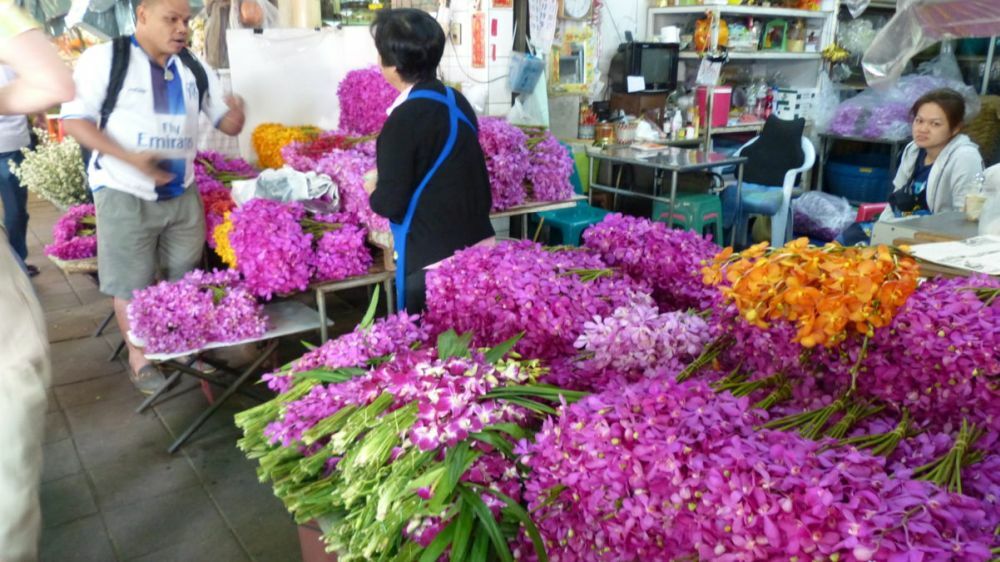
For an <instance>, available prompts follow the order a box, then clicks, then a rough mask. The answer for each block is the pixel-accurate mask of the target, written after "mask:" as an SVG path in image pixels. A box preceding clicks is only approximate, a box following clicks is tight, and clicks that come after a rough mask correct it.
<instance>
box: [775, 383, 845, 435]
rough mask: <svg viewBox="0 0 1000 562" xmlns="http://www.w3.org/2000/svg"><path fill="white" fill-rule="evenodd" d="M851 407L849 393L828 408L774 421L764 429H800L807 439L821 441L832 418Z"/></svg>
mask: <svg viewBox="0 0 1000 562" xmlns="http://www.w3.org/2000/svg"><path fill="white" fill-rule="evenodd" d="M849 406H850V393H849V392H848V393H846V394H844V395H843V396H841V397H840V398H838V399H836V400H834V401H833V403H831V404H830V405H828V406H824V407H822V408H819V409H816V410H811V411H808V412H802V413H800V414H792V415H790V416H785V417H783V418H779V419H776V420H772V421H770V422H768V423H766V424H764V427H765V428H766V429H778V430H781V431H791V430H793V429H798V430H799V434H801V435H802V436H803V437H805V438H806V439H819V438H820V437H822V436H823V430H824V429H825V428H826V423H827V422H828V421H829V420H830V417H831V416H833V415H834V414H836V413H839V412H843V411H845V410H847V408H848V407H849Z"/></svg>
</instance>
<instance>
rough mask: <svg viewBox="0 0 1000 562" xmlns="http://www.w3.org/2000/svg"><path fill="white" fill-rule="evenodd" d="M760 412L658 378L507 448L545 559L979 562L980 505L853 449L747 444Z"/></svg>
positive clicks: (566, 412)
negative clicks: (892, 472) (918, 556)
mask: <svg viewBox="0 0 1000 562" xmlns="http://www.w3.org/2000/svg"><path fill="white" fill-rule="evenodd" d="M759 413H760V411H759V410H756V411H755V410H752V409H751V408H750V404H749V401H748V400H747V399H746V398H734V397H732V396H731V395H728V394H725V395H716V394H715V393H714V392H713V391H712V390H711V389H710V388H709V387H708V386H707V385H705V384H703V383H700V382H688V383H680V384H678V383H675V382H672V381H670V380H667V379H650V380H644V381H641V382H639V383H636V384H634V385H630V386H627V387H624V388H616V389H612V390H609V391H608V392H605V393H603V394H598V395H593V396H591V397H588V398H585V399H584V400H581V401H580V402H578V403H577V404H574V405H571V406H568V407H564V408H563V409H562V411H561V412H560V415H559V417H558V418H555V419H549V420H547V421H546V422H545V424H544V425H543V427H542V430H541V432H539V433H538V434H537V435H536V437H535V441H534V442H533V443H528V442H527V441H523V442H521V443H520V444H519V446H518V452H520V453H521V454H522V459H521V460H522V463H523V464H524V465H526V466H527V467H528V468H529V469H530V472H529V474H528V475H527V476H526V482H525V490H526V491H525V497H526V499H527V500H528V502H529V510H531V511H532V513H533V514H534V516H535V519H536V521H539V527H540V528H541V530H542V533H543V535H544V537H545V539H546V545H547V547H548V549H549V555H550V557H551V559H553V560H560V561H562V562H574V561H578V560H579V561H597V560H668V559H673V558H681V557H692V556H697V557H698V558H700V559H703V560H720V561H739V560H790V559H795V557H798V558H799V559H809V560H811V559H815V558H817V557H821V558H823V559H839V560H842V561H868V560H887V561H902V560H911V559H912V558H910V556H911V554H912V553H914V552H920V553H922V556H923V557H924V558H922V559H925V560H955V561H958V560H987V559H989V557H990V552H989V548H990V544H991V543H992V542H993V537H992V532H993V527H991V526H990V524H989V523H988V522H986V521H984V520H983V515H984V510H983V506H982V503H981V502H979V501H977V500H974V499H972V498H968V497H965V496H961V495H958V494H948V493H946V492H942V491H941V490H940V489H938V488H937V487H936V486H934V485H932V484H930V483H928V482H923V481H917V480H911V479H909V478H908V477H907V474H905V473H904V474H900V475H897V476H896V477H892V478H891V477H889V476H887V475H886V471H885V466H884V460H882V459H880V458H877V457H874V456H871V455H868V454H865V453H861V452H858V451H856V450H853V449H825V450H824V449H823V448H822V445H821V444H818V443H816V442H813V441H809V440H806V439H803V438H801V437H799V436H798V435H795V434H792V433H785V432H774V431H757V430H755V429H754V427H753V426H754V424H755V423H757V422H758V421H759V419H758V418H757V415H758V414H759ZM594 545H599V548H594ZM529 559H530V557H529Z"/></svg>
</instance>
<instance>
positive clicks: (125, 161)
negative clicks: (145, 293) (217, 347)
mask: <svg viewBox="0 0 1000 562" xmlns="http://www.w3.org/2000/svg"><path fill="white" fill-rule="evenodd" d="M190 19H191V9H190V7H189V6H188V1H187V0H143V2H142V3H141V4H140V5H139V7H138V8H137V9H136V30H135V35H134V36H133V37H132V39H131V45H129V46H127V48H126V50H127V51H128V52H127V59H128V64H127V67H126V72H125V74H124V81H123V83H122V86H121V88H120V90H118V97H117V101H116V103H115V105H114V108H113V110H112V111H111V113H110V114H108V115H106V118H107V121H106V123H102V121H103V119H102V107H103V105H104V102H105V99H106V97H107V94H108V87H109V82H110V81H111V79H110V75H111V70H112V53H113V45H112V44H110V43H105V44H103V45H99V46H96V47H91V48H90V49H88V50H87V51H85V52H84V54H83V56H81V57H80V60H79V61H78V63H77V67H76V71H75V72H74V80H75V82H76V88H77V94H76V99H74V100H73V101H72V102H70V103H67V104H64V105H63V109H62V114H63V119H64V120H65V128H66V132H67V133H69V134H70V135H72V136H73V137H74V138H76V140H77V141H78V142H80V144H82V145H83V146H85V147H87V148H90V149H92V150H93V151H94V154H93V156H92V157H91V159H90V162H89V164H88V170H87V171H88V177H89V183H90V189H91V190H92V191H93V192H94V205H95V207H96V209H97V222H98V228H97V259H98V271H99V272H100V278H101V292H103V293H105V294H107V295H110V296H112V297H114V299H115V315H116V317H117V319H118V326H119V327H120V328H121V332H122V334H128V330H129V325H128V317H127V314H126V309H127V306H128V303H129V301H130V300H131V299H132V293H133V291H135V290H138V289H144V288H146V287H148V286H149V285H151V284H153V283H154V282H155V281H156V279H157V276H158V273H159V272H161V271H162V272H163V276H164V277H165V278H167V279H168V280H176V279H179V278H180V277H182V276H183V275H184V274H185V273H187V272H188V271H190V270H192V269H194V268H195V267H196V266H197V265H198V263H199V261H200V260H201V251H202V247H203V246H204V243H205V223H204V215H203V210H202V202H201V197H200V196H199V194H198V190H197V188H194V187H193V183H194V157H195V151H196V146H195V144H196V139H197V138H198V115H199V112H200V111H204V112H205V113H206V114H207V115H208V117H209V118H210V120H211V121H212V123H215V126H216V128H218V129H219V130H220V131H222V132H223V133H225V134H227V135H236V134H239V132H240V131H241V130H242V129H243V122H244V114H243V102H242V100H241V99H239V98H238V97H235V96H227V97H225V98H223V94H222V88H221V86H220V84H219V81H218V79H217V78H216V77H215V75H214V73H213V72H212V70H211V69H210V68H209V67H208V66H207V65H205V63H204V62H203V61H200V60H196V61H195V64H198V65H200V66H201V68H202V69H204V74H205V75H206V76H207V91H206V92H201V91H200V90H201V88H200V86H199V84H198V79H197V74H196V73H195V71H194V70H193V69H192V68H191V66H190V65H189V62H188V61H185V60H183V57H184V56H185V55H187V54H188V53H182V51H184V49H185V47H186V45H187V41H188V34H189V28H188V22H189V21H190ZM199 70H200V69H199ZM102 124H103V125H104V127H103V130H102V127H101V125H102ZM125 341H126V343H127V344H128V349H129V365H130V366H131V373H130V377H131V378H132V382H133V383H135V385H136V387H137V388H138V389H139V390H140V391H142V392H144V393H146V394H151V393H153V392H154V391H156V389H158V388H159V387H160V385H162V384H163V382H164V378H163V375H162V374H161V373H160V371H159V370H158V369H157V368H156V366H154V365H151V364H150V363H149V361H148V360H147V359H146V358H145V357H144V356H143V354H142V351H141V350H139V349H137V348H135V347H134V346H133V345H132V344H131V342H130V341H129V339H128V338H127V337H126V338H125Z"/></svg>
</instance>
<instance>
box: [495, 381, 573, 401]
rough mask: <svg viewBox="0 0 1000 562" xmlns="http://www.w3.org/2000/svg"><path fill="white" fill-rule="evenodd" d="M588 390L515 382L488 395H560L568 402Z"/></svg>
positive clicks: (554, 398)
mask: <svg viewBox="0 0 1000 562" xmlns="http://www.w3.org/2000/svg"><path fill="white" fill-rule="evenodd" d="M588 394H589V393H587V392H581V391H579V390H567V389H565V388H560V387H558V386H552V385H549V384H514V385H508V386H502V387H500V388H495V389H493V390H492V391H491V392H490V393H489V394H487V395H486V396H487V397H489V398H494V397H503V396H511V395H513V396H522V397H527V398H545V399H548V400H555V401H558V400H559V398H560V397H562V398H564V399H565V400H566V401H567V402H570V403H572V402H576V401H578V400H580V399H581V398H584V397H586V396H587V395H588Z"/></svg>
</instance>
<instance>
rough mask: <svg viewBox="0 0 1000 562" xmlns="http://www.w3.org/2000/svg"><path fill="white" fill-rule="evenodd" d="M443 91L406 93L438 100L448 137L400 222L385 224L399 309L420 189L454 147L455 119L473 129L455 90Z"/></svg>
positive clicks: (402, 306)
mask: <svg viewBox="0 0 1000 562" xmlns="http://www.w3.org/2000/svg"><path fill="white" fill-rule="evenodd" d="M445 92H446V93H447V97H446V96H445V95H442V94H439V93H437V92H434V91H428V90H419V91H416V92H410V95H408V96H407V97H406V99H407V101H409V100H411V99H428V100H433V101H436V102H439V103H442V104H444V105H446V106H447V107H448V140H447V141H446V142H445V145H444V148H443V149H442V150H441V154H439V155H438V157H437V160H435V162H434V165H433V166H431V168H430V169H429V170H427V173H426V174H425V175H424V178H423V179H422V180H421V181H420V185H418V186H417V189H416V191H414V192H413V197H412V198H410V203H409V205H408V206H407V208H406V215H405V216H404V217H403V222H402V224H396V223H394V222H390V223H389V228H390V230H391V231H392V238H393V242H394V245H395V247H396V302H397V303H398V305H397V306H398V308H399V310H406V237H407V235H408V234H409V232H410V225H411V223H412V222H413V215H414V213H415V212H416V210H417V203H418V202H419V201H420V196H421V195H422V194H423V192H424V188H426V187H427V184H428V183H430V181H431V178H432V177H434V174H436V173H437V171H438V168H440V167H441V164H443V163H444V161H445V159H446V158H448V156H449V155H450V154H451V151H452V149H454V148H455V140H456V139H457V138H458V121H459V120H461V121H464V122H465V123H466V124H468V125H469V127H472V130H473V131H475V130H476V127H475V126H474V125H473V124H472V122H471V121H469V119H468V118H467V117H466V116H465V114H463V113H462V112H461V111H460V110H459V109H458V105H456V103H455V92H454V91H453V90H452V89H451V88H448V87H445Z"/></svg>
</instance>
